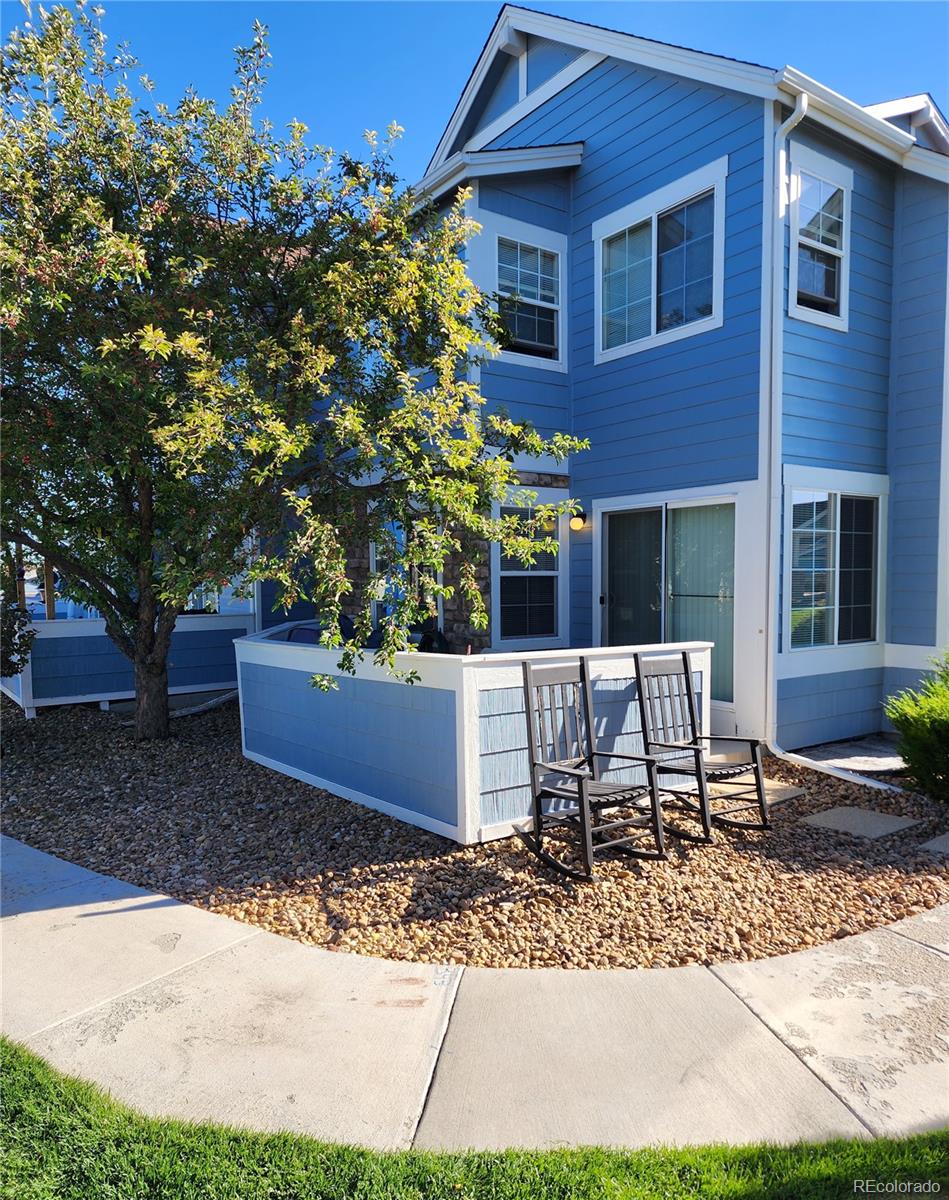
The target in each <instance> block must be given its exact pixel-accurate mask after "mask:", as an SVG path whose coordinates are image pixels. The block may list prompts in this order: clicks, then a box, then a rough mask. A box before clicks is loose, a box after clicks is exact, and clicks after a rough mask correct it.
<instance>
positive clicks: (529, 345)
mask: <svg viewBox="0 0 949 1200" xmlns="http://www.w3.org/2000/svg"><path fill="white" fill-rule="evenodd" d="M498 291H499V293H500V294H501V296H502V302H501V316H502V317H503V319H504V324H505V326H506V328H507V334H508V341H507V344H506V346H505V349H507V350H513V351H515V352H517V353H518V354H530V355H533V356H534V357H536V358H551V359H556V358H558V357H559V346H558V336H557V334H558V327H559V324H560V320H559V315H560V259H559V255H557V254H555V253H554V251H552V250H544V249H543V248H542V247H540V246H531V245H528V244H526V243H525V242H515V241H512V240H511V239H510V238H503V237H499V238H498Z"/></svg>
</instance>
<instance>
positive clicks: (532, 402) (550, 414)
mask: <svg viewBox="0 0 949 1200" xmlns="http://www.w3.org/2000/svg"><path fill="white" fill-rule="evenodd" d="M481 394H482V395H483V396H484V398H485V402H486V404H485V407H486V410H487V411H488V412H499V411H502V410H503V411H504V412H506V413H507V414H508V416H509V417H510V418H511V419H512V420H513V421H518V422H530V423H531V424H532V425H535V426H536V427H537V429H538V430H539V431H540V433H542V434H543V435H544V436H545V437H550V436H551V434H554V433H566V432H567V431H568V430H569V428H570V407H569V406H570V387H569V383H568V381H567V376H566V375H565V374H564V373H562V372H559V371H549V370H544V369H543V368H542V367H523V366H521V365H520V364H519V363H518V364H515V363H509V362H502V361H501V360H500V359H495V360H494V361H493V362H491V363H486V364H485V365H484V366H483V367H482V368H481Z"/></svg>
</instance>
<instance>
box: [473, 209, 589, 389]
mask: <svg viewBox="0 0 949 1200" xmlns="http://www.w3.org/2000/svg"><path fill="white" fill-rule="evenodd" d="M471 211H472V216H473V217H474V218H475V220H477V221H478V223H479V224H480V225H481V232H480V233H479V234H478V235H477V237H474V238H472V239H471V241H470V242H469V243H468V248H467V257H468V274H469V275H470V277H471V279H472V280H473V281H474V282H475V283H476V284H477V285H478V287H480V288H482V289H483V290H484V291H486V292H491V293H494V294H497V295H498V297H499V299H500V303H501V315H502V317H504V318H505V320H506V323H507V325H508V329H509V330H510V331H511V334H512V341H511V342H509V343H508V344H507V345H505V346H502V347H501V353H500V359H501V361H502V362H508V363H512V364H516V365H519V366H524V367H532V368H535V369H540V370H544V371H559V372H563V371H566V369H567V304H566V297H567V296H568V294H569V292H568V270H567V246H568V241H567V237H566V234H562V233H557V232H556V231H555V230H553V229H544V228H543V227H542V226H540V225H532V224H529V223H528V222H527V221H518V220H515V219H514V218H513V217H507V216H503V215H502V214H500V213H496V212H492V211H491V210H490V209H486V208H481V207H479V206H478V205H477V204H475V205H473V206H472V210H471ZM515 248H516V254H515ZM535 254H536V257H535Z"/></svg>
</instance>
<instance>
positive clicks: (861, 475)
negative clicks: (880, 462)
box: [784, 463, 890, 496]
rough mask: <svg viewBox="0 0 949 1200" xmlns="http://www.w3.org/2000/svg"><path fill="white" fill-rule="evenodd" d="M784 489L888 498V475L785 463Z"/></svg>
mask: <svg viewBox="0 0 949 1200" xmlns="http://www.w3.org/2000/svg"><path fill="white" fill-rule="evenodd" d="M784 484H785V487H787V486H789V485H790V486H793V487H796V488H800V489H801V490H802V491H808V490H810V491H825V492H846V493H847V495H849V496H888V495H889V494H890V477H889V475H875V474H871V473H870V472H868V471H842V470H836V469H834V468H830V467H803V466H798V465H797V464H796V463H785V466H784Z"/></svg>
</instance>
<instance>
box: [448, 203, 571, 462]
mask: <svg viewBox="0 0 949 1200" xmlns="http://www.w3.org/2000/svg"><path fill="white" fill-rule="evenodd" d="M471 215H472V216H473V218H474V219H475V220H476V221H477V222H478V223H479V225H480V226H481V232H480V233H479V234H478V235H477V236H476V237H474V238H472V240H471V241H470V242H469V243H468V275H469V278H470V279H471V281H472V283H474V284H476V285H477V286H478V287H479V288H481V290H482V291H485V292H491V293H496V292H497V291H498V238H507V239H508V240H510V241H514V242H521V243H525V244H527V245H531V246H537V247H538V248H539V249H541V250H547V251H549V252H550V253H551V254H556V255H557V263H558V268H559V277H560V282H559V289H560V303H559V304H558V305H557V353H558V357H557V358H540V357H537V356H535V355H533V354H520V353H518V352H517V351H516V350H502V351H501V352H500V353H499V354H498V355H496V356H495V358H494V359H492V360H491V361H500V362H503V363H511V364H513V365H515V366H521V367H531V368H533V369H536V370H540V371H557V372H558V373H560V374H563V373H564V372H565V371H566V370H567V367H568V357H567V339H568V336H569V319H568V313H567V310H568V303H567V302H568V300H569V297H570V291H569V287H570V273H569V254H568V253H567V251H568V248H569V240H568V238H567V236H566V234H563V233H557V232H555V231H554V230H552V229H545V228H544V227H543V226H542V225H531V224H529V223H528V222H527V221H519V220H516V219H515V218H514V217H505V216H502V215H501V214H500V213H495V212H491V210H490V209H486V208H480V207H477V208H474V209H473V211H472V214H471ZM489 365H490V364H489ZM539 469H540V468H539V467H537V466H534V467H529V468H528V470H534V471H537V470H539Z"/></svg>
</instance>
